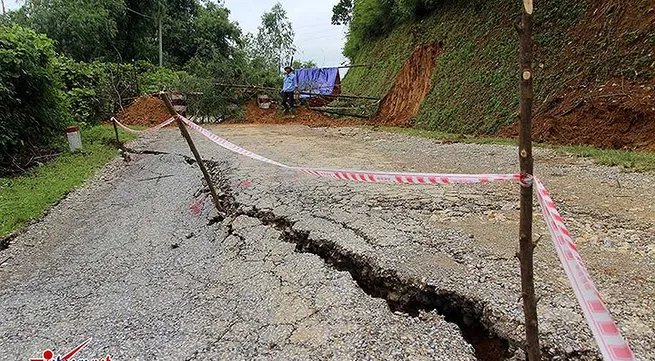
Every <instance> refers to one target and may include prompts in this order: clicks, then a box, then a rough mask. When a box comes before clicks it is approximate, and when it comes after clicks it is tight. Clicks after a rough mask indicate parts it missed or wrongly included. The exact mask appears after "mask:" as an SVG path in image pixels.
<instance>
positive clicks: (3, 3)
mask: <svg viewBox="0 0 655 361" xmlns="http://www.w3.org/2000/svg"><path fill="white" fill-rule="evenodd" d="M0 2H2V15H7V10H5V0H0Z"/></svg>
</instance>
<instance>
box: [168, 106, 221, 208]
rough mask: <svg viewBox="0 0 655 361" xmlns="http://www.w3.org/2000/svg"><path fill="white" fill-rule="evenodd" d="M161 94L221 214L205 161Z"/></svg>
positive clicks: (172, 108) (173, 109)
mask: <svg viewBox="0 0 655 361" xmlns="http://www.w3.org/2000/svg"><path fill="white" fill-rule="evenodd" d="M161 96H162V99H163V100H164V104H166V109H168V112H169V113H170V114H171V115H172V116H174V117H175V121H176V122H177V127H178V128H180V133H182V136H183V137H184V139H185V140H186V142H187V144H188V145H189V149H191V153H193V156H194V158H195V159H196V162H197V163H198V166H199V167H200V171H201V172H202V175H203V176H204V177H205V182H207V187H209V192H210V193H211V196H212V199H213V201H214V206H215V207H216V210H217V211H218V213H219V214H222V213H223V212H222V211H221V208H220V204H221V203H220V200H219V199H218V194H217V193H216V188H215V187H214V182H212V179H211V177H210V176H209V172H208V171H207V168H206V167H205V163H203V161H202V158H200V153H198V149H197V148H196V145H195V144H194V143H193V140H192V139H191V136H190V135H189V131H188V130H187V129H186V126H185V125H184V123H182V121H181V120H180V118H179V116H180V115H179V114H177V112H176V111H175V108H174V107H173V104H172V103H171V100H170V98H169V97H168V94H165V93H162V94H161Z"/></svg>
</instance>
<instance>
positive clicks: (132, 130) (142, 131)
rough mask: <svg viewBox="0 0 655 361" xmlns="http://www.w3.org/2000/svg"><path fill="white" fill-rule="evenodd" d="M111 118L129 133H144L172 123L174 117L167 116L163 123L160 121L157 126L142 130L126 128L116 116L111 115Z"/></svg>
mask: <svg viewBox="0 0 655 361" xmlns="http://www.w3.org/2000/svg"><path fill="white" fill-rule="evenodd" d="M111 120H112V121H114V122H116V124H117V125H118V126H119V127H121V128H123V129H125V131H127V132H129V133H133V134H144V133H148V132H152V131H155V130H159V129H161V128H163V127H165V126H167V125H169V124H171V123H173V122H174V121H175V117H170V118H169V119H168V120H166V121H165V122H163V123H161V124H159V125H157V126H154V127H152V128H148V129H144V130H134V129H130V128H128V127H127V126H125V125H124V124H123V123H121V122H119V121H118V119H116V118H114V117H112V118H111Z"/></svg>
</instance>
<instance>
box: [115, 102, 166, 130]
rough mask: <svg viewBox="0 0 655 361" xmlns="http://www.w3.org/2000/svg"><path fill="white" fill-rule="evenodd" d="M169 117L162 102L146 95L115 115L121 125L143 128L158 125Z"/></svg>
mask: <svg viewBox="0 0 655 361" xmlns="http://www.w3.org/2000/svg"><path fill="white" fill-rule="evenodd" d="M170 117H171V115H170V113H169V112H168V110H167V109H166V105H165V104H164V102H163V101H162V100H161V99H159V98H155V97H153V96H148V95H146V96H142V97H139V98H137V99H136V101H134V103H132V105H130V106H129V107H127V108H126V109H125V110H123V111H122V112H120V113H118V114H117V115H116V118H117V119H118V120H119V121H120V122H121V123H123V124H126V125H138V126H143V127H152V126H154V125H158V124H160V123H162V122H164V121H165V120H166V119H168V118H170Z"/></svg>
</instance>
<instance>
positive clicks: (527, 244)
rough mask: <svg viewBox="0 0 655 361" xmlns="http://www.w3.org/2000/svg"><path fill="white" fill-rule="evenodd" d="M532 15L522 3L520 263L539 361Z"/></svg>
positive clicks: (526, 0)
mask: <svg viewBox="0 0 655 361" xmlns="http://www.w3.org/2000/svg"><path fill="white" fill-rule="evenodd" d="M533 11H534V5H533V3H532V0H523V17H522V20H521V25H519V26H518V27H517V30H518V33H519V40H520V43H521V53H520V59H521V122H520V126H519V161H520V167H521V174H523V176H524V177H525V179H524V181H523V182H522V184H521V218H520V225H519V228H520V230H519V254H518V257H519V260H520V262H521V298H522V299H523V312H524V314H525V338H526V341H527V347H528V350H527V353H528V360H530V361H540V360H541V350H540V348H539V322H538V319H537V300H536V297H535V292H534V264H533V254H534V248H535V247H536V245H535V244H534V243H533V242H532V194H533V190H532V183H531V177H532V174H533V158H532V103H533V101H534V90H533V83H532V79H533V74H532V59H533V40H532V31H533Z"/></svg>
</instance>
